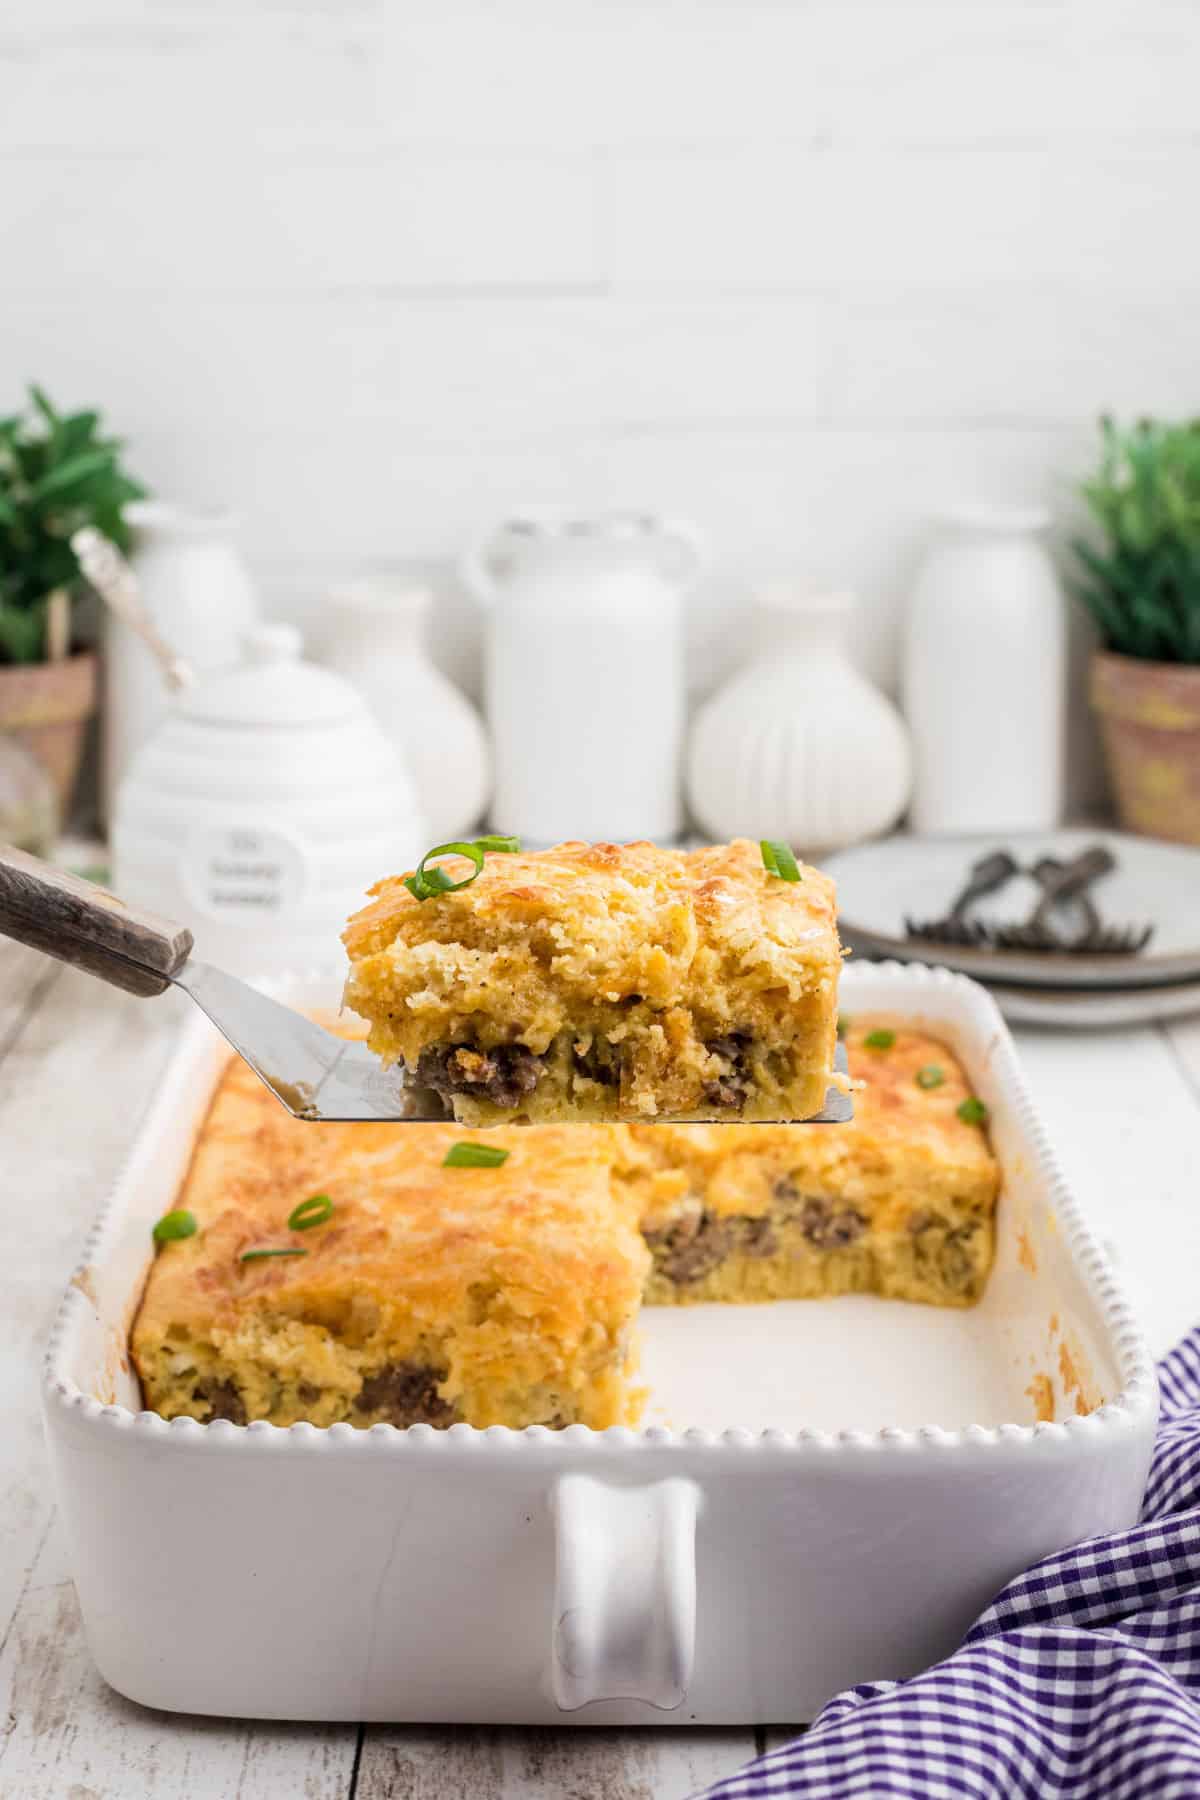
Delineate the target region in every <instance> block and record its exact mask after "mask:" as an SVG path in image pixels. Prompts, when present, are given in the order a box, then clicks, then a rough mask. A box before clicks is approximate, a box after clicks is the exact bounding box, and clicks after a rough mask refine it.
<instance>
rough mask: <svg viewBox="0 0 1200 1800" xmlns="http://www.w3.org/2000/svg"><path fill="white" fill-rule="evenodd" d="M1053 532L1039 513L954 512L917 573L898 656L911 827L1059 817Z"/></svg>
mask: <svg viewBox="0 0 1200 1800" xmlns="http://www.w3.org/2000/svg"><path fill="white" fill-rule="evenodd" d="M1048 523H1049V518H1048V515H1047V514H1046V513H1045V511H1044V510H1043V509H1042V508H1040V507H996V506H990V507H985V506H971V507H963V508H959V509H957V510H955V511H953V512H950V513H947V514H946V515H945V516H944V518H943V519H942V521H941V528H940V530H939V531H938V533H937V535H936V537H935V538H934V540H933V542H932V544H931V546H930V548H929V549H928V551H927V552H926V554H925V557H924V559H923V561H922V563H921V566H920V568H919V570H918V573H917V579H916V584H915V586H914V588H913V593H912V599H911V604H910V607H909V613H908V629H907V634H906V640H905V645H904V659H903V697H904V710H905V713H906V715H907V718H908V722H909V726H910V728H911V731H912V736H913V766H914V783H913V802H912V814H911V818H912V824H913V827H914V829H915V830H917V831H922V832H939V833H940V832H946V833H950V832H953V833H962V832H977V831H1010V832H1011V831H1044V830H1046V829H1048V828H1049V827H1050V826H1053V825H1056V824H1057V823H1058V821H1059V818H1060V815H1061V810H1062V792H1063V758H1064V741H1065V730H1066V717H1065V709H1066V656H1067V645H1066V609H1065V606H1064V604H1063V596H1062V592H1061V589H1060V587H1059V583H1058V578H1057V576H1056V575H1055V572H1054V566H1053V564H1052V563H1051V561H1050V558H1049V556H1048V554H1047V552H1046V550H1045V548H1044V547H1043V545H1042V544H1041V542H1040V541H1039V534H1040V533H1041V532H1042V531H1043V530H1044V529H1045V527H1046V526H1047V525H1048Z"/></svg>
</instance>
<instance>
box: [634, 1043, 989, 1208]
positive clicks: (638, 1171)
mask: <svg viewBox="0 0 1200 1800" xmlns="http://www.w3.org/2000/svg"><path fill="white" fill-rule="evenodd" d="M880 1031H883V1032H885V1033H888V1032H890V1033H891V1035H892V1040H893V1041H892V1042H891V1043H890V1044H888V1045H885V1046H881V1047H878V1048H873V1047H871V1046H870V1045H869V1044H868V1042H867V1040H868V1038H869V1037H870V1036H871V1035H872V1034H873V1033H876V1032H880ZM844 1035H845V1042H846V1053H847V1059H848V1061H849V1064H850V1073H851V1076H852V1078H853V1079H854V1080H855V1081H856V1082H857V1083H860V1084H861V1085H860V1086H857V1087H856V1089H855V1094H854V1119H853V1122H852V1123H850V1124H848V1125H653V1126H645V1125H632V1126H629V1127H627V1128H625V1129H626V1130H627V1132H628V1136H627V1137H625V1138H623V1139H622V1140H620V1142H622V1143H623V1144H624V1145H625V1149H624V1150H623V1151H622V1152H621V1153H620V1156H619V1159H618V1160H619V1165H620V1166H623V1167H624V1168H626V1169H627V1170H628V1171H629V1173H630V1175H631V1176H632V1177H633V1180H634V1184H635V1186H639V1185H640V1186H641V1188H642V1192H641V1198H640V1205H641V1210H642V1216H643V1218H649V1219H651V1221H653V1218H654V1216H655V1213H656V1210H657V1209H658V1208H659V1207H662V1208H667V1209H669V1207H670V1206H671V1204H672V1203H673V1201H674V1200H676V1199H677V1198H678V1196H679V1194H680V1193H681V1192H682V1191H683V1190H684V1189H685V1188H686V1187H688V1186H691V1187H693V1188H694V1187H696V1186H697V1185H702V1186H703V1188H704V1192H705V1203H706V1205H708V1206H709V1207H710V1208H711V1209H712V1210H714V1211H718V1212H729V1213H749V1214H754V1213H761V1212H765V1211H766V1210H767V1209H768V1207H769V1204H770V1187H769V1183H770V1181H771V1180H772V1179H774V1178H775V1177H776V1176H777V1175H778V1174H779V1173H780V1172H781V1171H782V1170H784V1169H786V1170H787V1171H788V1172H789V1173H794V1175H795V1177H796V1179H797V1180H798V1181H801V1182H804V1181H807V1182H809V1183H811V1184H812V1186H813V1189H814V1191H816V1192H824V1191H827V1192H831V1193H834V1194H837V1195H842V1196H844V1197H845V1198H847V1199H860V1200H864V1201H871V1202H874V1203H876V1204H877V1205H878V1206H880V1207H882V1208H883V1214H880V1213H878V1212H877V1213H876V1217H883V1216H884V1215H886V1212H887V1209H888V1207H890V1206H892V1205H895V1206H897V1207H905V1206H911V1205H912V1203H913V1201H914V1199H917V1198H920V1197H922V1196H923V1197H924V1198H926V1199H928V1200H934V1199H943V1198H948V1197H951V1196H955V1195H957V1196H963V1197H966V1196H971V1197H975V1198H977V1199H979V1200H980V1201H981V1203H983V1204H985V1205H990V1203H991V1202H992V1201H993V1200H994V1198H995V1195H996V1191H997V1189H998V1186H999V1168H998V1165H997V1163H996V1159H995V1157H994V1156H993V1155H992V1151H991V1148H990V1145H989V1143H988V1137H987V1131H986V1127H984V1126H980V1125H975V1124H969V1123H967V1122H966V1121H964V1120H962V1119H960V1118H959V1117H958V1108H959V1106H960V1105H961V1104H962V1102H963V1101H964V1100H965V1099H967V1098H968V1097H969V1096H970V1094H971V1088H970V1085H969V1083H968V1081H967V1078H966V1075H965V1073H964V1071H963V1068H962V1065H961V1063H960V1062H959V1061H958V1058H957V1057H956V1056H955V1054H954V1052H953V1050H952V1049H951V1048H950V1046H949V1045H948V1044H945V1043H943V1042H942V1041H941V1040H940V1039H938V1038H936V1037H932V1036H930V1035H928V1034H927V1033H926V1032H924V1031H920V1030H916V1029H914V1028H912V1027H910V1026H906V1025H903V1024H901V1023H899V1022H897V1021H894V1020H891V1019H884V1018H875V1017H863V1018H858V1019H855V1020H853V1021H851V1022H850V1023H849V1024H848V1025H847V1026H846V1029H845V1033H844ZM923 1071H929V1074H928V1075H927V1076H926V1079H927V1080H933V1072H934V1071H936V1072H937V1073H938V1074H940V1076H941V1080H940V1081H939V1082H937V1083H936V1085H932V1086H922V1085H921V1084H920V1083H919V1082H918V1081H917V1076H918V1074H919V1073H921V1072H923Z"/></svg>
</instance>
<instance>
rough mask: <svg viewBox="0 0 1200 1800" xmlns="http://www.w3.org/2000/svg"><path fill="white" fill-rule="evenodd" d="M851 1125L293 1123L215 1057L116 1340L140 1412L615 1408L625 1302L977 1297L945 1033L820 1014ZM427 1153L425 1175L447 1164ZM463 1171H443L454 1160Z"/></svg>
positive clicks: (630, 1316) (975, 1248)
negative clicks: (134, 1376)
mask: <svg viewBox="0 0 1200 1800" xmlns="http://www.w3.org/2000/svg"><path fill="white" fill-rule="evenodd" d="M846 1039H847V1045H848V1052H849V1060H850V1067H851V1072H852V1074H853V1076H854V1077H855V1079H856V1080H857V1081H858V1083H859V1084H860V1085H859V1087H858V1088H857V1091H856V1106H855V1118H854V1122H853V1124H850V1125H842V1126H836V1127H830V1126H813V1125H795V1126H768V1125H756V1126H736V1125H734V1126H723V1127H719V1128H718V1127H715V1126H709V1125H682V1126H662V1125H655V1126H638V1125H633V1126H626V1125H616V1126H597V1127H592V1128H590V1129H588V1128H580V1127H578V1126H559V1127H556V1126H539V1127H533V1128H530V1129H516V1128H501V1129H499V1130H497V1131H495V1132H487V1133H484V1134H482V1139H481V1140H480V1141H476V1142H474V1143H472V1142H470V1141H465V1142H464V1141H463V1140H462V1139H461V1137H460V1135H459V1128H457V1127H455V1126H453V1125H404V1124H402V1125H397V1124H390V1123H389V1124H378V1125H372V1124H347V1125H329V1124H324V1125H316V1124H307V1123H305V1122H303V1121H301V1120H297V1119H294V1118H292V1117H291V1116H290V1115H289V1114H288V1113H286V1112H284V1111H283V1109H282V1108H281V1107H280V1106H279V1104H278V1102H277V1101H276V1100H275V1098H274V1097H273V1096H272V1094H271V1093H270V1092H269V1091H268V1089H267V1088H265V1087H264V1086H262V1084H261V1083H260V1082H259V1081H258V1080H257V1078H256V1077H255V1076H254V1075H253V1074H252V1073H251V1072H250V1070H249V1069H248V1068H247V1067H246V1066H245V1064H243V1063H242V1062H240V1061H239V1060H237V1059H236V1058H235V1059H234V1060H233V1061H232V1062H231V1063H230V1065H229V1067H228V1069H227V1071H226V1073H225V1075H224V1077H223V1079H222V1081H221V1083H220V1086H219V1087H218V1089H217V1092H216V1096H215V1098H214V1101H213V1103H212V1106H211V1108H210V1111H209V1114H208V1117H207V1119H206V1122H205V1124H204V1125H203V1127H202V1129H201V1132H200V1135H199V1138H198V1140H197V1144H196V1147H195V1151H194V1153H193V1158H192V1164H191V1167H190V1169H189V1171H188V1174H187V1176H186V1179H185V1181H184V1184H183V1187H182V1189H181V1191H180V1194H179V1196H178V1202H177V1208H176V1210H175V1211H173V1212H172V1213H170V1214H168V1215H167V1216H166V1218H165V1219H164V1220H161V1221H160V1222H159V1224H160V1227H162V1228H164V1229H163V1230H162V1231H161V1232H160V1230H159V1228H158V1227H156V1236H160V1235H161V1236H163V1237H165V1238H166V1239H167V1241H165V1242H164V1243H163V1244H162V1248H161V1249H160V1251H159V1254H158V1256H157V1258H156V1260H155V1262H154V1265H153V1267H152V1269H151V1272H150V1278H149V1281H148V1283H147V1287H146V1292H145V1297H144V1299H143V1303H142V1306H141V1310H140V1312H139V1314H138V1317H137V1319H136V1322H135V1325H134V1330H133V1337H132V1347H133V1354H134V1359H135V1362H136V1365H137V1370H138V1374H139V1376H140V1378H141V1382H142V1386H143V1391H144V1394H145V1399H146V1404H147V1405H148V1406H150V1407H152V1408H153V1409H154V1410H156V1411H158V1412H160V1413H163V1414H165V1415H166V1416H168V1417H176V1416H180V1415H182V1416H186V1417H190V1418H195V1419H202V1420H207V1419H216V1418H225V1419H232V1420H233V1421H234V1422H235V1423H243V1422H245V1421H248V1420H250V1419H269V1420H270V1421H271V1422H272V1423H274V1424H277V1425H287V1424H291V1423H292V1422H294V1421H295V1420H299V1419H307V1420H310V1421H311V1422H312V1423H314V1424H317V1425H328V1424H332V1423H334V1422H335V1421H338V1420H348V1421H349V1422H350V1423H351V1424H354V1425H372V1424H376V1423H378V1422H380V1421H382V1420H386V1421H387V1422H389V1423H391V1424H395V1425H410V1424H418V1423H426V1424H432V1425H449V1424H453V1423H454V1422H455V1421H457V1420H463V1421H465V1422H466V1423H468V1424H471V1425H477V1426H484V1425H492V1424H504V1425H512V1426H523V1425H527V1424H546V1425H566V1424H570V1423H572V1422H576V1421H580V1422H582V1423H584V1424H587V1425H591V1426H594V1427H597V1428H602V1427H604V1426H606V1425H612V1424H621V1423H630V1424H632V1423H635V1422H636V1420H637V1417H638V1415H639V1413H640V1410H641V1404H642V1394H641V1391H640V1390H639V1389H638V1387H637V1386H636V1385H635V1373H636V1358H637V1343H636V1333H635V1326H636V1317H637V1313H638V1309H639V1306H640V1305H641V1304H642V1303H643V1301H645V1302H648V1303H650V1304H655V1303H672V1304H673V1303H681V1302H682V1303H686V1302H694V1301H704V1300H708V1301H745V1300H769V1299H787V1298H807V1297H811V1296H818V1295H833V1294H843V1293H850V1292H858V1293H865V1292H869V1293H877V1294H881V1295H888V1296H891V1297H894V1298H897V1299H905V1300H916V1301H925V1302H928V1303H930V1304H933V1305H942V1306H965V1305H969V1304H970V1303H971V1302H973V1301H974V1300H977V1299H978V1298H979V1296H980V1293H981V1291H982V1288H983V1284H984V1282H985V1280H986V1277H987V1272H988V1269H989V1266H990V1263H991V1257H992V1247H993V1220H994V1213H995V1206H996V1197H997V1190H998V1186H999V1174H998V1169H997V1165H996V1162H995V1159H994V1157H993V1156H992V1153H991V1151H990V1149H989V1147H988V1141H987V1133H986V1128H985V1119H984V1111H983V1108H982V1106H981V1103H980V1102H979V1101H978V1099H976V1097H975V1096H974V1095H973V1094H971V1093H970V1091H969V1089H968V1086H967V1084H966V1081H965V1078H964V1075H963V1072H962V1069H961V1067H960V1065H959V1064H958V1062H957V1060H956V1059H955V1057H954V1055H953V1053H952V1051H951V1050H950V1049H949V1048H948V1047H947V1046H946V1045H945V1044H943V1043H941V1042H939V1041H938V1040H937V1039H935V1038H932V1037H929V1036H927V1035H926V1034H925V1033H923V1032H920V1031H917V1030H914V1029H911V1028H909V1027H907V1026H903V1025H892V1024H890V1023H885V1022H883V1021H881V1020H873V1019H861V1020H857V1021H855V1022H854V1023H852V1024H850V1025H849V1026H848V1028H847V1030H846ZM447 1159H449V1166H447ZM464 1161H465V1166H462V1165H463V1164H464Z"/></svg>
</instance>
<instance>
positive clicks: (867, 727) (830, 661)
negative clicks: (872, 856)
mask: <svg viewBox="0 0 1200 1800" xmlns="http://www.w3.org/2000/svg"><path fill="white" fill-rule="evenodd" d="M853 610H854V602H853V600H852V598H851V596H850V595H849V594H837V593H834V594H819V595H810V594H807V593H805V592H804V591H803V590H801V589H797V588H795V587H791V586H786V585H782V584H780V585H777V586H774V587H771V588H768V589H767V590H766V591H765V592H764V593H763V595H762V596H761V598H760V601H759V605H758V613H757V617H756V621H755V625H756V652H755V654H753V655H752V656H751V659H750V661H749V662H748V663H747V664H746V666H745V667H744V668H742V669H741V670H740V671H739V672H738V673H737V674H736V675H735V676H734V677H733V679H732V681H730V682H729V683H728V685H727V686H725V687H723V688H722V689H720V691H719V692H718V693H717V694H716V695H715V696H714V697H713V698H712V699H711V700H709V701H708V702H707V703H706V704H705V705H704V706H703V707H701V709H700V711H699V713H698V714H697V716H696V721H695V724H694V725H693V727H692V734H691V741H690V743H689V746H688V761H687V786H688V801H689V804H690V806H691V810H692V814H693V816H694V817H695V819H696V822H697V824H699V825H700V826H701V827H702V828H703V829H704V831H705V832H706V833H707V834H708V835H709V836H711V837H714V838H719V839H723V838H730V837H770V838H779V839H782V840H783V841H784V842H785V843H789V844H792V845H794V846H795V848H796V849H797V850H801V851H803V852H804V853H805V854H806V855H810V856H812V855H819V854H820V853H821V852H824V851H831V850H840V849H842V848H844V847H845V846H846V845H847V844H855V843H858V842H859V841H860V840H861V839H863V838H867V837H873V836H874V835H875V834H876V833H878V832H881V831H886V830H887V829H888V827H889V826H891V825H894V824H895V822H896V820H897V819H898V818H899V817H900V814H901V813H902V812H903V811H904V808H905V805H906V804H907V801H908V793H909V783H910V757H909V747H908V733H907V732H906V730H905V728H904V724H903V721H902V720H901V718H900V716H899V714H898V713H897V711H896V709H895V707H894V706H892V705H891V703H890V702H889V701H887V700H885V699H884V697H883V695H882V694H880V693H879V692H878V691H877V690H876V689H875V688H873V687H872V686H871V684H870V682H869V681H867V679H866V678H865V676H863V675H861V674H860V673H859V672H858V670H857V669H856V668H855V667H854V664H853V663H852V662H851V661H850V658H849V656H848V654H847V651H846V643H845V639H846V632H847V628H848V625H849V621H850V618H851V615H852V613H853Z"/></svg>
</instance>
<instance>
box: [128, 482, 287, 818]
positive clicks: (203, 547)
mask: <svg viewBox="0 0 1200 1800" xmlns="http://www.w3.org/2000/svg"><path fill="white" fill-rule="evenodd" d="M125 518H126V521H127V523H128V524H129V525H130V526H131V527H132V528H133V531H134V549H133V553H132V555H131V557H130V559H129V560H130V563H131V565H132V567H133V572H134V575H135V576H136V578H137V584H138V598H139V600H140V602H141V604H142V607H143V608H144V610H145V612H146V614H147V616H148V617H149V619H150V622H151V623H152V624H153V625H154V626H155V627H156V628H157V630H158V632H159V634H160V636H161V637H162V638H163V639H164V641H165V642H166V644H167V645H168V646H169V648H170V649H171V650H173V651H174V652H175V654H176V655H177V656H178V657H181V658H182V659H183V661H184V662H186V663H188V664H189V665H190V666H191V668H192V669H193V670H194V672H195V673H196V674H197V675H204V674H207V673H209V672H210V671H212V670H214V669H222V668H227V667H228V666H229V665H230V664H231V663H235V662H237V660H238V657H239V656H240V654H241V648H240V647H241V640H242V636H243V633H245V632H246V631H248V630H250V628H251V627H252V626H253V625H254V624H256V623H257V621H258V617H259V605H258V595H257V592H256V590H255V587H254V584H253V582H252V581H251V579H250V572H249V570H248V569H247V567H246V565H245V563H244V561H243V560H242V556H241V553H240V552H239V550H238V548H237V545H236V543H235V541H234V535H233V532H234V523H233V520H232V518H231V517H230V516H229V515H228V514H226V513H201V512H189V511H188V510H187V509H186V508H184V507H181V506H169V505H167V504H166V503H165V502H163V501H158V500H147V501H139V502H138V503H137V504H135V505H133V506H128V507H126V509H125ZM104 633H105V637H104V759H103V779H102V793H101V804H102V807H103V811H104V817H105V819H107V820H111V819H112V816H113V807H114V802H115V799H116V792H117V786H118V784H119V782H120V780H121V777H122V775H123V774H124V773H125V770H126V768H127V767H128V765H129V760H130V757H131V756H132V755H133V753H134V751H135V750H136V749H137V747H138V745H139V744H142V743H144V742H145V741H146V739H147V738H148V737H149V736H150V734H151V732H152V731H153V730H154V729H155V727H156V726H157V725H158V724H159V723H160V722H161V721H162V719H163V718H164V717H165V716H166V712H167V707H168V703H169V702H168V695H167V688H166V685H165V683H164V681H163V676H162V670H161V669H160V668H159V666H158V664H157V663H156V662H155V660H154V657H153V656H152V655H151V653H150V651H149V650H148V649H147V647H146V645H145V644H144V643H143V642H142V640H141V639H140V638H139V637H138V635H137V633H136V632H135V631H133V630H132V629H131V628H130V626H128V625H127V624H125V622H124V621H123V620H122V619H119V618H117V617H116V616H115V614H113V613H111V612H109V611H108V610H107V609H106V610H105V620H104Z"/></svg>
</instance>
